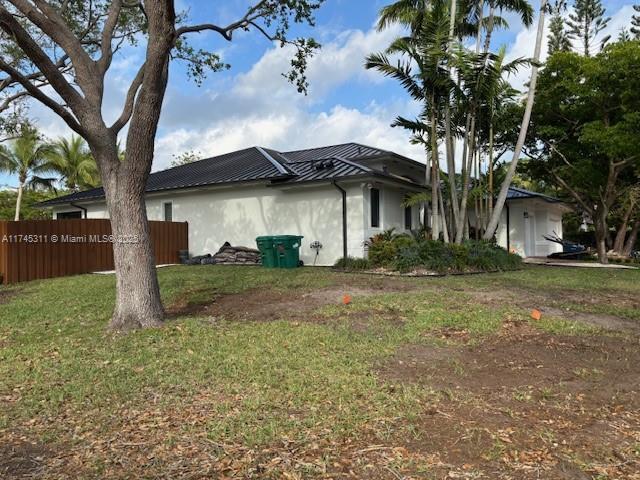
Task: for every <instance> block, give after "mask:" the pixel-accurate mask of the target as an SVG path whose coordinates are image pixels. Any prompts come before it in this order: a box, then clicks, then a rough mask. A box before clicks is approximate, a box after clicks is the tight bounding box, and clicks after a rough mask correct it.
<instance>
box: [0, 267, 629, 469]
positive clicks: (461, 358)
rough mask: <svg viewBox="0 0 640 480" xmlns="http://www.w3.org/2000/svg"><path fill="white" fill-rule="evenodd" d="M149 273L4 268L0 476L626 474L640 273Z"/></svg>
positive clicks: (230, 270)
mask: <svg viewBox="0 0 640 480" xmlns="http://www.w3.org/2000/svg"><path fill="white" fill-rule="evenodd" d="M159 277H160V284H161V289H162V294H163V298H164V302H165V305H166V306H167V310H168V312H169V316H170V319H169V320H168V321H167V324H166V325H165V326H164V327H163V328H159V329H153V330H147V331H139V332H133V333H130V334H127V335H119V336H114V335H111V334H109V333H108V332H107V331H106V328H105V327H106V325H107V322H108V320H109V316H110V313H111V309H112V306H113V297H114V279H113V277H110V276H99V275H85V276H77V277H69V278H61V279H54V280H46V281H38V282H31V283H26V284H21V285H18V286H11V287H0V478H47V479H49V478H74V479H76V478H122V479H125V478H168V479H175V478H189V479H192V478H255V479H258V478H259V479H264V478H267V479H271V478H273V479H279V478H290V479H302V478H373V479H377V478H384V479H387V478H388V479H399V478H403V479H404V478H406V479H409V478H427V479H430V478H434V479H435V478H532V479H533V478H567V479H569V478H597V479H618V478H625V479H634V478H640V475H639V474H638V473H637V472H639V471H640V408H639V407H640V399H639V397H638V393H640V392H639V390H640V367H638V365H640V342H639V339H640V272H638V271H628V270H604V269H603V270H596V269H571V268H550V267H527V268H526V269H524V270H522V271H518V272H508V273H498V274H484V275H471V276H450V277H443V278H386V277H378V276H371V275H358V274H342V273H337V272H334V271H331V270H329V269H320V268H318V269H311V268H305V269H298V270H295V271H276V270H273V271H271V270H263V269H261V268H254V267H221V266H203V267H170V268H163V269H161V270H159ZM344 294H349V295H351V297H352V302H351V304H349V305H344V304H343V303H342V298H343V295H344ZM533 308H537V309H540V310H541V311H542V319H541V320H540V321H534V320H532V319H531V318H530V311H531V309H533Z"/></svg>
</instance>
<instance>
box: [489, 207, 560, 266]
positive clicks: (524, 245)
mask: <svg viewBox="0 0 640 480" xmlns="http://www.w3.org/2000/svg"><path fill="white" fill-rule="evenodd" d="M508 205H509V226H510V229H509V247H510V249H511V251H513V252H515V253H517V254H518V255H520V256H522V257H546V256H547V255H550V254H552V253H555V252H561V251H562V246H561V245H559V244H557V243H553V242H550V241H548V240H545V239H544V238H543V237H542V235H545V234H552V233H553V232H554V231H555V232H556V233H557V234H558V235H559V236H560V237H562V214H563V212H564V208H563V207H562V206H561V204H554V203H549V202H545V201H544V200H538V199H522V200H512V201H510V202H509V203H508ZM525 212H526V215H525ZM506 224H507V213H506V208H505V210H503V212H502V216H501V220H500V225H499V227H498V231H497V234H496V235H497V236H496V238H497V240H498V244H499V245H500V246H502V247H504V248H507V230H506Z"/></svg>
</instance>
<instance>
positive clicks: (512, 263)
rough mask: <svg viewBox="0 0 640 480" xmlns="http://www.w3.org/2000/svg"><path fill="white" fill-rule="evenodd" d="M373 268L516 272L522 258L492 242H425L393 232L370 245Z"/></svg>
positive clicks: (375, 239) (444, 271) (374, 238)
mask: <svg viewBox="0 0 640 480" xmlns="http://www.w3.org/2000/svg"><path fill="white" fill-rule="evenodd" d="M367 245H368V247H369V261H370V265H371V266H373V267H387V268H393V269H394V270H397V271H399V272H409V271H411V270H414V269H416V268H424V269H427V270H432V271H435V272H439V273H457V272H471V271H496V270H514V269H517V268H519V267H520V265H521V262H522V259H521V258H520V257H519V256H517V255H514V254H510V253H509V252H507V251H506V250H505V249H503V248H501V247H499V246H497V245H495V244H494V243H491V242H486V241H477V240H468V241H466V242H464V243H463V244H462V245H456V244H445V243H443V242H440V241H437V240H423V239H420V238H419V237H415V236H410V235H406V234H399V235H396V234H393V231H392V230H389V231H386V232H383V233H381V234H379V235H376V236H375V237H372V238H371V240H370V241H369V242H367Z"/></svg>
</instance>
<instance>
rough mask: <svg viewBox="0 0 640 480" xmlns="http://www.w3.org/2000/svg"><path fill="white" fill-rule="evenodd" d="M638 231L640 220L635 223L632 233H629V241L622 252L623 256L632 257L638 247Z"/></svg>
mask: <svg viewBox="0 0 640 480" xmlns="http://www.w3.org/2000/svg"><path fill="white" fill-rule="evenodd" d="M638 230H640V218H639V219H638V220H636V221H635V223H634V224H633V227H632V228H631V232H630V233H629V236H628V237H627V241H626V243H625V244H624V248H623V250H622V254H623V255H626V256H627V257H628V256H629V255H631V252H632V251H633V248H634V247H635V245H636V241H637V240H638Z"/></svg>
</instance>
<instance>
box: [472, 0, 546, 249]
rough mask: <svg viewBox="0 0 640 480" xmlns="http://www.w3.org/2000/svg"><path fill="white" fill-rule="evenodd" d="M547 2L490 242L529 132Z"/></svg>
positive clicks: (543, 4) (489, 231)
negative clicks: (520, 121) (517, 133)
mask: <svg viewBox="0 0 640 480" xmlns="http://www.w3.org/2000/svg"><path fill="white" fill-rule="evenodd" d="M547 6H548V0H541V1H540V11H539V16H538V31H537V33H536V43H535V47H534V49H533V50H534V51H533V59H532V67H531V78H530V80H529V92H528V93H527V102H526V104H525V110H524V115H523V117H522V123H521V125H520V134H519V135H518V141H517V142H516V147H515V149H514V151H513V160H512V161H511V164H510V165H509V169H508V170H507V175H506V177H505V179H504V181H503V182H502V185H501V186H500V193H499V194H498V198H497V199H496V203H495V207H494V210H493V214H492V215H491V218H490V219H489V223H488V225H487V229H486V230H485V232H484V237H483V238H484V239H485V240H491V239H492V238H493V236H494V234H495V233H496V229H497V228H498V222H499V221H500V216H501V215H502V209H503V207H504V203H505V201H506V200H507V193H508V191H509V186H510V185H511V181H512V180H513V176H514V175H515V173H516V167H517V166H518V160H519V159H520V153H521V152H522V147H523V146H524V142H525V140H526V137H527V132H528V130H529V123H530V122H531V112H532V110H533V102H534V100H535V95H536V84H537V82H538V70H539V62H540V52H541V50H542V39H543V37H544V17H545V14H546V13H547Z"/></svg>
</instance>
